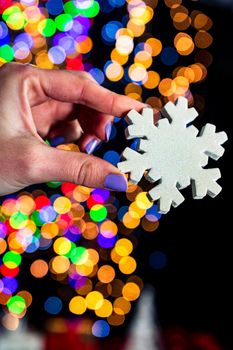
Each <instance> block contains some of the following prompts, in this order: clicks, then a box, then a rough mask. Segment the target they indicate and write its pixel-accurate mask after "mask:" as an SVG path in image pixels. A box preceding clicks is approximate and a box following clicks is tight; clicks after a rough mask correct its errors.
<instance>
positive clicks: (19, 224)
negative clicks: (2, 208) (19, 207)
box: [9, 211, 28, 229]
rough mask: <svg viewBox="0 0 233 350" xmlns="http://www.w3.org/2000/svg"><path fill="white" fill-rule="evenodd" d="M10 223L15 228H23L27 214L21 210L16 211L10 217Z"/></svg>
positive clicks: (26, 221) (26, 220)
mask: <svg viewBox="0 0 233 350" xmlns="http://www.w3.org/2000/svg"><path fill="white" fill-rule="evenodd" d="M9 221H10V225H11V227H13V228H15V229H21V228H24V227H25V226H26V225H27V223H28V216H27V215H26V214H24V213H22V212H21V211H17V212H16V213H14V214H13V215H12V216H11V217H10V220H9Z"/></svg>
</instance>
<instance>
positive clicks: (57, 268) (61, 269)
mask: <svg viewBox="0 0 233 350" xmlns="http://www.w3.org/2000/svg"><path fill="white" fill-rule="evenodd" d="M51 267H52V272H53V273H57V274H59V273H65V272H67V271H68V270H69V267H70V261H69V259H68V258H66V257H65V256H55V257H54V258H53V259H52V260H51Z"/></svg>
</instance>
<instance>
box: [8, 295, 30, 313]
mask: <svg viewBox="0 0 233 350" xmlns="http://www.w3.org/2000/svg"><path fill="white" fill-rule="evenodd" d="M7 307H8V309H9V311H10V312H13V313H14V314H17V315H18V314H21V313H22V312H23V311H24V310H25V309H26V302H25V300H24V299H23V298H22V297H20V296H19V295H15V296H13V297H11V298H10V299H9V300H8V302H7Z"/></svg>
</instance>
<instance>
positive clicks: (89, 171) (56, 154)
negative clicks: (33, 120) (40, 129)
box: [32, 145, 128, 192]
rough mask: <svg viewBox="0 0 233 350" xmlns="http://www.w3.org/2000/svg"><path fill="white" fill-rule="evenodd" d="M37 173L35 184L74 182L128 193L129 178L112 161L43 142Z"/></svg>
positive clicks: (36, 167)
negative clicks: (53, 146)
mask: <svg viewBox="0 0 233 350" xmlns="http://www.w3.org/2000/svg"><path fill="white" fill-rule="evenodd" d="M32 172H33V179H32V181H33V183H41V182H50V181H59V182H71V183H75V184H78V185H83V186H86V187H91V188H106V189H109V190H114V191H121V192H125V191H126V190H127V187H128V185H127V179H126V177H125V176H124V175H123V174H122V173H120V172H119V170H118V169H117V168H116V167H114V166H113V165H112V164H110V163H108V162H106V161H105V160H102V159H100V158H97V157H94V156H92V155H88V154H85V153H81V152H72V151H64V150H59V149H56V148H52V147H48V146H47V145H41V146H40V147H39V149H38V156H37V162H36V166H35V168H34V169H33V170H32Z"/></svg>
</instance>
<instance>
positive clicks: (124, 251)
mask: <svg viewBox="0 0 233 350" xmlns="http://www.w3.org/2000/svg"><path fill="white" fill-rule="evenodd" d="M114 249H115V251H116V253H117V254H118V255H119V256H120V257H123V256H128V255H129V254H130V253H132V251H133V244H132V242H131V241H130V240H129V239H127V238H121V239H119V240H118V241H117V242H116V244H115V248H114Z"/></svg>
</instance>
